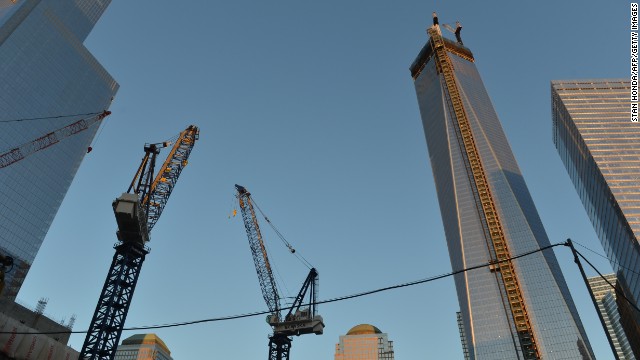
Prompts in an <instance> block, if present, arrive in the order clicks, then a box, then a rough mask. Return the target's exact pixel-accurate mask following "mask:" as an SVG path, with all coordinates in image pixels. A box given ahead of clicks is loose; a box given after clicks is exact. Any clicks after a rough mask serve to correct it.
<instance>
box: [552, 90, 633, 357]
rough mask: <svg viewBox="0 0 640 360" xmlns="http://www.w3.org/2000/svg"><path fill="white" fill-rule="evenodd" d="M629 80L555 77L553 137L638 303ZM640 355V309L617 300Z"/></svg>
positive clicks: (630, 294) (627, 292)
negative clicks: (560, 79) (571, 79)
mask: <svg viewBox="0 0 640 360" xmlns="http://www.w3.org/2000/svg"><path fill="white" fill-rule="evenodd" d="M630 91H631V84H630V82H629V81H628V80H615V79H612V80H606V79H600V80H575V81H552V82H551V100H552V114H553V141H554V143H555V145H556V148H557V149H558V154H560V158H561V159H562V162H563V163H564V165H565V167H566V168H567V172H568V173H569V177H570V178H571V180H572V181H573V184H574V186H575V188H576V191H577V192H578V195H579V196H580V199H581V200H582V204H583V205H584V207H585V209H586V211H587V214H588V216H589V219H591V223H592V224H593V227H594V229H595V231H596V233H597V235H598V238H599V239H600V242H601V243H602V246H603V248H604V251H605V253H606V254H607V257H608V258H609V262H610V263H611V266H612V268H613V270H614V272H615V273H616V276H617V280H618V286H619V287H620V289H621V290H622V291H623V292H624V294H625V296H626V297H627V298H629V299H630V300H631V301H632V302H633V303H634V304H635V305H636V306H638V305H640V275H639V274H640V244H638V236H639V235H640V126H638V123H634V122H631V97H630ZM617 301H618V303H619V310H620V313H621V314H622V315H623V316H622V324H623V327H624V328H625V331H626V333H627V335H628V338H629V341H630V342H631V346H632V348H633V351H634V353H635V356H636V357H637V358H640V314H639V313H638V311H636V310H635V309H633V307H631V306H630V305H629V304H628V303H627V302H626V301H624V299H623V298H622V297H618V299H617Z"/></svg>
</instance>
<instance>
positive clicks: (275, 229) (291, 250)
mask: <svg viewBox="0 0 640 360" xmlns="http://www.w3.org/2000/svg"><path fill="white" fill-rule="evenodd" d="M251 199H252V200H253V203H254V204H255V205H256V208H258V211H259V212H260V215H262V217H263V218H264V220H265V221H266V222H267V224H269V226H271V228H272V229H273V231H275V233H276V234H277V235H278V237H279V238H280V240H282V242H283V243H284V244H285V245H286V247H287V248H288V249H289V251H290V252H291V253H292V254H293V255H294V256H295V257H296V258H298V260H300V262H301V263H302V264H303V265H304V266H306V267H307V269H309V270H311V268H313V265H311V263H310V262H309V261H307V259H305V258H304V256H302V255H300V254H299V253H297V252H296V249H294V248H293V246H291V244H290V243H289V242H288V241H287V239H285V238H284V235H282V233H281V232H280V231H279V230H278V229H277V228H276V227H275V225H273V224H272V223H271V220H269V218H268V217H267V216H266V215H265V214H264V212H262V209H260V206H258V203H257V202H256V199H255V198H253V197H252V198H251Z"/></svg>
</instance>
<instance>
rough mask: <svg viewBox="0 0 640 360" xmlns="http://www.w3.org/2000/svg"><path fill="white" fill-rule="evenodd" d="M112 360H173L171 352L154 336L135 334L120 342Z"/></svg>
mask: <svg viewBox="0 0 640 360" xmlns="http://www.w3.org/2000/svg"><path fill="white" fill-rule="evenodd" d="M114 360H173V358H172V357H171V351H169V348H168V347H167V345H166V344H165V343H164V341H162V339H160V338H159V337H158V335H156V334H136V335H133V336H130V337H128V338H126V339H124V340H122V344H120V346H118V349H117V350H116V356H115V358H114Z"/></svg>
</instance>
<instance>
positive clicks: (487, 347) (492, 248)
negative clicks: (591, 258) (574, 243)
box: [410, 21, 594, 360]
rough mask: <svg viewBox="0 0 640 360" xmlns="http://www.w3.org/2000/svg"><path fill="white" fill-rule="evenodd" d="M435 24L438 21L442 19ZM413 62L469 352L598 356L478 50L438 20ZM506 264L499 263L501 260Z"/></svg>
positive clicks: (473, 355) (508, 356)
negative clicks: (444, 32) (444, 31)
mask: <svg viewBox="0 0 640 360" xmlns="http://www.w3.org/2000/svg"><path fill="white" fill-rule="evenodd" d="M435 22H436V21H434V23H435ZM428 32H429V41H428V42H427V44H426V45H425V46H424V47H423V49H422V50H421V51H420V53H419V55H418V57H417V58H416V60H415V61H414V62H413V64H412V65H411V67H410V70H411V75H412V77H413V79H414V85H415V89H416V93H417V98H418V105H419V108H420V114H421V117H422V123H423V126H424V131H425V136H426V140H427V147H428V150H429V157H430V160H431V167H432V170H433V174H434V178H435V184H436V189H437V193H438V202H439V205H440V211H441V215H442V219H443V224H444V230H445V235H446V239H447V246H448V249H449V256H450V260H451V265H452V268H453V271H458V270H462V269H465V268H470V267H473V266H478V265H483V264H491V266H486V267H482V268H479V269H476V270H471V271H467V272H464V273H460V274H457V275H456V276H455V277H454V278H455V285H456V291H457V294H458V301H459V304H460V312H461V315H462V318H461V320H462V321H461V322H460V324H462V327H463V329H462V332H463V338H464V339H465V340H466V343H467V347H468V352H469V358H470V359H474V360H478V359H482V360H484V359H536V358H538V359H539V358H542V359H580V360H582V359H593V358H594V356H593V352H592V350H591V346H590V344H589V341H588V340H587V337H586V334H585V331H584V329H583V326H582V323H581V321H580V318H579V316H578V314H577V311H576V308H575V305H574V303H573V300H572V298H571V295H570V293H569V290H568V288H567V284H566V282H565V280H564V277H563V275H562V273H561V270H560V267H559V265H558V261H557V259H556V257H555V255H554V254H553V252H552V251H550V250H546V251H543V252H536V253H534V254H532V255H528V256H525V257H521V258H519V259H515V260H509V261H505V260H504V259H508V258H510V256H515V255H519V254H524V253H527V252H530V251H534V250H537V249H540V248H542V247H545V246H548V245H549V244H550V242H549V239H548V237H547V235H546V232H545V230H544V228H543V226H542V222H541V221H540V218H539V216H538V213H537V210H536V208H535V206H534V204H533V200H532V199H531V196H530V194H529V191H528V189H527V186H526V184H525V182H524V179H523V177H522V174H521V172H520V169H519V168H518V165H517V163H516V161H515V159H514V157H513V154H512V151H511V148H510V146H509V143H508V142H507V139H506V137H505V134H504V131H503V130H502V126H501V125H500V121H499V120H498V116H497V115H496V113H495V111H494V109H493V106H492V104H491V100H490V98H489V95H488V94H487V91H486V89H485V87H484V85H483V83H482V79H481V78H480V74H479V73H478V70H477V68H476V66H475V59H474V57H473V54H472V53H471V51H470V50H469V49H468V48H466V47H464V46H463V45H462V44H461V42H460V41H459V42H454V41H451V40H448V39H446V38H443V37H442V36H441V33H440V28H439V26H438V25H435V24H434V26H433V27H431V28H430V29H429V30H428ZM501 260H502V261H501Z"/></svg>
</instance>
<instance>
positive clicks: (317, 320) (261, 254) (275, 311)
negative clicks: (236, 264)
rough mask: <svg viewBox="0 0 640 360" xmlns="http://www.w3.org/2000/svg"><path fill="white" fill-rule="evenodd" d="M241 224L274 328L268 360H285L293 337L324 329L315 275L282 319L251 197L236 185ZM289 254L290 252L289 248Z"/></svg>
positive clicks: (270, 323) (310, 273) (312, 274)
mask: <svg viewBox="0 0 640 360" xmlns="http://www.w3.org/2000/svg"><path fill="white" fill-rule="evenodd" d="M236 191H237V192H238V193H237V197H238V201H239V203H240V211H241V212H242V220H243V221H244V227H245V229H246V230H247V237H248V238H249V246H250V247H251V254H252V255H253V262H254V264H255V266H256V272H257V273H258V280H259V282H260V288H261V289H262V296H263V297H264V300H265V302H266V303H267V307H269V311H271V315H269V316H268V317H267V322H268V323H269V325H271V327H272V328H273V334H272V335H271V336H270V337H269V360H288V359H289V350H290V349H291V338H290V336H293V335H303V334H311V333H313V334H316V335H321V334H322V332H323V329H324V322H323V320H322V316H320V315H316V291H317V282H318V272H317V271H316V269H315V268H312V269H311V270H310V271H309V275H307V278H306V280H305V281H304V284H303V285H302V288H301V289H300V291H299V292H298V296H297V297H296V299H295V300H294V301H293V304H292V305H291V306H290V307H288V312H287V314H286V315H285V316H284V317H282V315H281V311H283V310H287V308H285V309H282V308H281V307H280V295H279V294H278V289H277V288H276V282H275V279H274V277H273V272H272V271H271V265H270V264H269V257H268V256H267V250H266V248H265V246H264V242H263V241H262V235H261V233H260V227H259V226H258V219H257V217H256V213H255V211H254V209H253V202H252V200H251V194H250V193H249V192H248V191H247V189H245V188H244V187H242V186H240V185H236ZM290 249H291V251H292V252H294V251H295V250H293V249H292V248H290ZM307 291H309V300H308V301H309V302H308V304H309V307H308V308H302V309H301V308H300V307H301V306H302V302H303V300H304V298H305V296H306V293H307Z"/></svg>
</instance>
